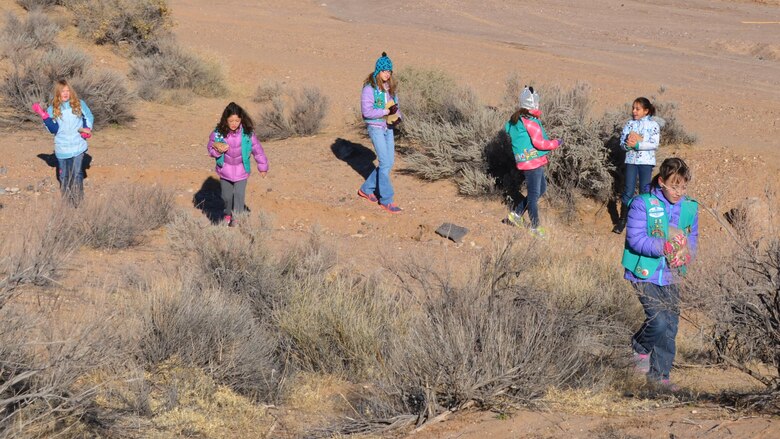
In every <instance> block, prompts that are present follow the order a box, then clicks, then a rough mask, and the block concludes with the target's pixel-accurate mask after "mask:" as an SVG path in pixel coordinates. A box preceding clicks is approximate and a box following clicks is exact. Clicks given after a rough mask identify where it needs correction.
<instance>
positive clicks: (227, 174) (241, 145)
mask: <svg viewBox="0 0 780 439" xmlns="http://www.w3.org/2000/svg"><path fill="white" fill-rule="evenodd" d="M206 148H207V149H208V152H209V155H210V156H211V157H214V158H215V159H216V161H217V175H219V185H220V187H221V189H222V201H224V202H225V211H224V215H225V217H224V219H225V224H227V225H228V226H231V227H232V226H234V225H235V221H234V219H233V218H234V216H235V215H238V214H240V213H242V212H243V211H244V200H245V199H246V198H245V197H246V181H247V179H248V178H249V173H250V171H251V168H252V163H251V160H250V158H251V157H254V160H255V162H257V171H258V172H259V173H260V176H261V177H265V175H266V173H267V172H268V159H267V158H266V157H265V152H264V151H263V147H262V145H260V142H259V141H258V140H257V137H256V136H255V132H254V124H253V123H252V119H251V118H250V117H249V115H248V114H247V113H246V111H244V109H243V108H241V107H240V106H239V105H238V104H236V103H235V102H231V103H229V104H228V105H227V107H225V111H223V112H222V117H221V118H220V119H219V123H218V124H217V127H216V128H214V131H213V132H212V133H211V136H209V143H208V146H207V147H206Z"/></svg>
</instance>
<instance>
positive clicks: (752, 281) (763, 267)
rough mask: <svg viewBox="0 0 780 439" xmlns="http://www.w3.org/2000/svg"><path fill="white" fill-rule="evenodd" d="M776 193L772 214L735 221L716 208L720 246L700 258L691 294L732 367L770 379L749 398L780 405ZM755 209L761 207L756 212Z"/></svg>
mask: <svg viewBox="0 0 780 439" xmlns="http://www.w3.org/2000/svg"><path fill="white" fill-rule="evenodd" d="M775 200H776V195H775V194H774V192H773V191H771V190H768V191H767V194H766V197H765V199H764V200H763V201H764V203H765V204H766V206H767V211H766V212H765V213H766V216H762V217H761V218H752V219H751V218H750V217H749V216H748V215H744V216H742V215H740V216H737V217H735V216H731V217H730V218H729V219H730V220H731V223H729V222H727V221H726V219H724V218H723V217H721V216H720V215H719V213H718V212H717V211H714V210H707V209H708V208H707V207H703V209H702V211H700V215H703V214H706V213H712V214H713V216H714V217H715V219H716V220H717V221H718V222H719V224H720V226H721V227H720V228H716V229H713V231H712V233H713V234H714V235H715V236H714V237H713V239H715V240H717V242H718V245H717V246H715V248H711V249H710V248H708V250H707V251H706V252H701V253H700V255H697V257H696V259H695V260H694V263H695V265H693V266H692V269H691V270H690V274H689V276H688V279H687V282H686V285H685V286H686V291H685V294H686V297H689V302H691V303H692V306H694V308H695V309H696V310H697V311H698V312H701V313H702V314H703V315H704V316H705V321H704V322H703V323H702V326H703V329H704V332H705V333H707V334H711V336H712V338H711V347H712V349H713V351H714V352H715V353H716V354H717V358H718V359H720V361H722V362H723V363H725V364H727V365H728V366H731V367H735V368H737V369H738V370H741V371H742V372H744V373H746V374H748V375H750V376H751V377H753V378H755V379H756V380H758V381H760V382H761V383H762V384H764V385H765V386H766V387H765V393H763V394H760V395H753V396H750V397H749V398H747V400H748V401H749V403H750V404H752V405H754V408H760V409H767V410H770V411H773V412H775V413H777V412H778V410H780V355H778V352H780V289H778V285H780V239H778V238H777V236H778V234H777V230H778V226H779V225H780V224H778V220H777V217H776V216H775V214H774V213H775V209H776V208H775V206H776V202H775ZM754 213H755V212H754Z"/></svg>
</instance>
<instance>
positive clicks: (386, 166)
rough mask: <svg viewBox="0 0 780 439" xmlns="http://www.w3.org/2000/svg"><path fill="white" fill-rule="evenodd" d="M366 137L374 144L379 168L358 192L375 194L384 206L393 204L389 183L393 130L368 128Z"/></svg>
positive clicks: (393, 140)
mask: <svg viewBox="0 0 780 439" xmlns="http://www.w3.org/2000/svg"><path fill="white" fill-rule="evenodd" d="M368 137H370V138H371V143H373V144H374V150H375V151H376V157H377V160H378V161H379V166H377V167H376V168H374V170H373V171H372V172H371V175H369V176H368V178H367V179H366V181H365V183H363V185H362V186H360V190H361V191H363V192H364V193H366V194H377V195H378V196H379V202H380V203H381V204H384V205H388V204H391V203H392V202H393V195H395V192H394V191H393V184H392V183H390V170H391V169H392V168H393V163H394V162H395V139H394V138H393V130H392V129H389V128H388V129H385V128H382V127H375V126H371V125H369V126H368Z"/></svg>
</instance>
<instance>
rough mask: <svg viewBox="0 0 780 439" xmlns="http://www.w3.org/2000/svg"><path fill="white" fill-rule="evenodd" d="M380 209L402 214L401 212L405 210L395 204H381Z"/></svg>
mask: <svg viewBox="0 0 780 439" xmlns="http://www.w3.org/2000/svg"><path fill="white" fill-rule="evenodd" d="M379 207H381V208H382V209H384V210H386V211H388V212H390V213H401V212H403V209H401V208H400V207H398V205H397V204H395V203H390V204H380V205H379Z"/></svg>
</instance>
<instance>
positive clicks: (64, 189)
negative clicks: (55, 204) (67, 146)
mask: <svg viewBox="0 0 780 439" xmlns="http://www.w3.org/2000/svg"><path fill="white" fill-rule="evenodd" d="M83 161H84V153H83V152H82V153H81V154H79V155H77V156H74V157H71V158H69V159H60V158H58V159H57V162H58V164H59V168H60V175H59V177H60V192H61V193H62V196H63V197H64V198H65V199H66V200H67V201H68V202H69V203H70V204H71V205H73V206H78V204H79V203H80V202H81V200H82V198H84V170H83V169H82V162H83Z"/></svg>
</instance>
